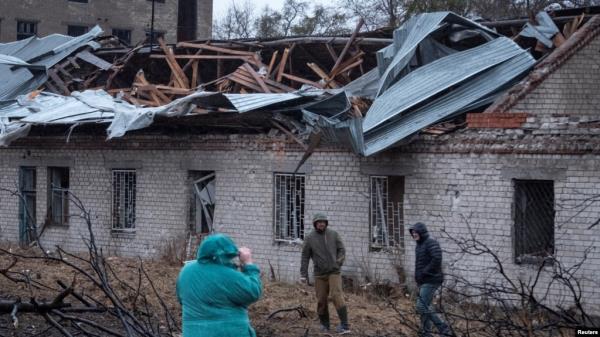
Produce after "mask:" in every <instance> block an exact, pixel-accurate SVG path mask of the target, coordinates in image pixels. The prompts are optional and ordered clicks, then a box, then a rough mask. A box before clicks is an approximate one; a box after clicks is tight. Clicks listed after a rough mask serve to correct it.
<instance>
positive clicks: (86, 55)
mask: <svg viewBox="0 0 600 337" xmlns="http://www.w3.org/2000/svg"><path fill="white" fill-rule="evenodd" d="M76 56H77V57H78V58H80V59H82V60H84V61H85V62H87V63H90V64H93V65H95V66H96V67H98V68H100V69H102V70H108V69H110V68H112V64H111V63H108V62H106V61H104V60H103V59H101V58H99V57H98V56H96V55H94V54H92V53H90V52H89V51H87V50H84V51H81V52H79V53H77V55H76Z"/></svg>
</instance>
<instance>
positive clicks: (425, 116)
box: [364, 52, 535, 156]
mask: <svg viewBox="0 0 600 337" xmlns="http://www.w3.org/2000/svg"><path fill="white" fill-rule="evenodd" d="M534 63H535V60H534V59H533V57H531V55H530V54H529V53H527V52H522V53H519V54H517V55H516V56H514V57H512V58H511V59H509V60H507V61H504V62H502V63H501V64H499V65H497V66H495V67H493V68H492V69H489V70H488V71H486V72H483V73H481V74H479V75H477V76H476V77H474V78H473V79H472V80H470V81H468V82H466V83H465V84H464V85H462V86H459V87H458V88H456V89H455V90H453V91H452V92H449V93H447V94H445V95H444V96H442V97H440V98H438V99H436V100H434V101H432V102H431V103H429V104H427V105H425V106H423V107H421V108H419V109H417V110H415V111H412V112H411V113H410V114H408V115H404V116H401V117H400V118H398V119H397V120H393V121H389V122H388V123H386V124H385V126H384V127H382V128H379V129H376V130H375V131H373V132H371V133H367V134H366V135H365V152H364V155H366V156H370V155H373V154H375V153H377V152H380V151H382V150H384V149H386V148H388V147H390V146H392V145H394V144H395V143H397V142H399V141H401V140H402V139H404V138H406V137H408V136H410V135H412V134H414V133H415V132H418V131H419V130H421V129H423V128H425V127H427V126H429V125H432V124H435V123H438V122H439V121H442V120H444V119H446V118H448V117H450V116H452V115H455V114H457V113H461V112H464V111H466V110H467V109H474V108H476V107H477V104H485V103H488V104H489V103H490V102H489V101H488V100H485V98H486V96H488V95H493V96H494V97H497V95H499V94H500V93H499V92H498V89H499V88H503V87H506V85H507V84H510V83H514V82H515V81H516V80H518V79H520V77H521V76H522V75H523V74H525V73H526V72H527V71H528V70H529V69H530V68H531V67H532V66H533V64H534ZM474 103H477V104H474Z"/></svg>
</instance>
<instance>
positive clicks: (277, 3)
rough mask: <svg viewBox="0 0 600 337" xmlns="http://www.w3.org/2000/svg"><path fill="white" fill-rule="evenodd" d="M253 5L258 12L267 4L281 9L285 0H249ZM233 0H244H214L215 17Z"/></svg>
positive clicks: (321, 0)
mask: <svg viewBox="0 0 600 337" xmlns="http://www.w3.org/2000/svg"><path fill="white" fill-rule="evenodd" d="M249 1H250V3H251V4H252V5H253V7H254V10H255V11H256V13H258V12H260V11H261V10H262V9H263V8H264V7H265V6H266V5H269V7H270V8H273V9H278V10H279V9H281V7H282V6H283V3H284V1H285V0H249ZM232 2H239V3H243V2H244V1H243V0H214V1H213V19H218V18H220V17H222V16H223V15H224V14H225V12H226V11H227V8H229V6H230V5H231V3H232ZM306 2H308V3H311V4H330V3H332V1H326V0H307V1H306Z"/></svg>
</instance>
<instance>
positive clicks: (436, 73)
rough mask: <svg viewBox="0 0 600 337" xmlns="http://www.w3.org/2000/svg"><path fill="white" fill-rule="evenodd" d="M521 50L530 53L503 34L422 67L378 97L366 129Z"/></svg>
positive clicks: (370, 111) (369, 115) (368, 116)
mask: <svg viewBox="0 0 600 337" xmlns="http://www.w3.org/2000/svg"><path fill="white" fill-rule="evenodd" d="M521 53H527V52H526V51H524V50H523V49H521V48H520V47H519V46H518V45H517V44H515V43H514V42H513V41H511V40H510V39H508V38H505V37H500V38H498V39H495V40H492V41H490V42H488V43H486V44H483V45H481V46H479V47H475V48H472V49H468V50H465V51H462V52H459V53H455V54H451V55H448V56H446V57H443V58H441V59H438V60H436V61H434V62H432V63H430V64H428V65H425V66H423V67H420V68H418V69H416V70H415V71H413V72H411V73H409V74H408V75H406V76H405V77H403V78H402V79H401V80H400V81H398V82H397V83H395V84H394V85H393V86H391V87H390V88H389V89H388V90H386V92H385V93H384V94H383V95H381V96H379V97H377V99H376V100H375V101H374V102H373V105H372V106H371V108H370V109H369V111H368V112H367V117H366V118H365V120H364V122H363V130H364V131H365V132H369V131H370V130H372V129H374V128H375V127H377V126H379V125H381V124H382V123H385V122H386V121H387V120H389V119H391V118H394V117H395V116H397V115H399V114H403V113H407V112H409V111H407V110H408V109H410V108H411V107H413V106H415V105H417V104H419V103H422V102H423V101H425V100H427V99H430V98H432V97H434V96H435V95H436V94H439V93H441V92H443V91H444V90H448V89H449V88H451V87H452V86H455V85H457V84H459V83H461V82H462V81H465V80H467V79H469V78H470V77H472V76H474V75H476V74H478V73H480V72H482V71H485V70H486V69H489V68H490V67H493V66H494V65H496V64H499V63H501V62H504V61H505V60H507V59H510V58H511V57H514V56H515V55H518V54H521Z"/></svg>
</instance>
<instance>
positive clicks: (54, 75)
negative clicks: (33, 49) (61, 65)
mask: <svg viewBox="0 0 600 337" xmlns="http://www.w3.org/2000/svg"><path fill="white" fill-rule="evenodd" d="M48 76H50V78H51V79H52V81H54V83H55V84H56V85H57V86H58V87H59V88H60V91H62V94H63V95H67V96H70V95H71V91H70V90H69V88H67V84H66V83H65V82H64V81H63V80H62V79H61V78H60V76H58V74H57V73H56V70H54V69H50V70H48Z"/></svg>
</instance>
